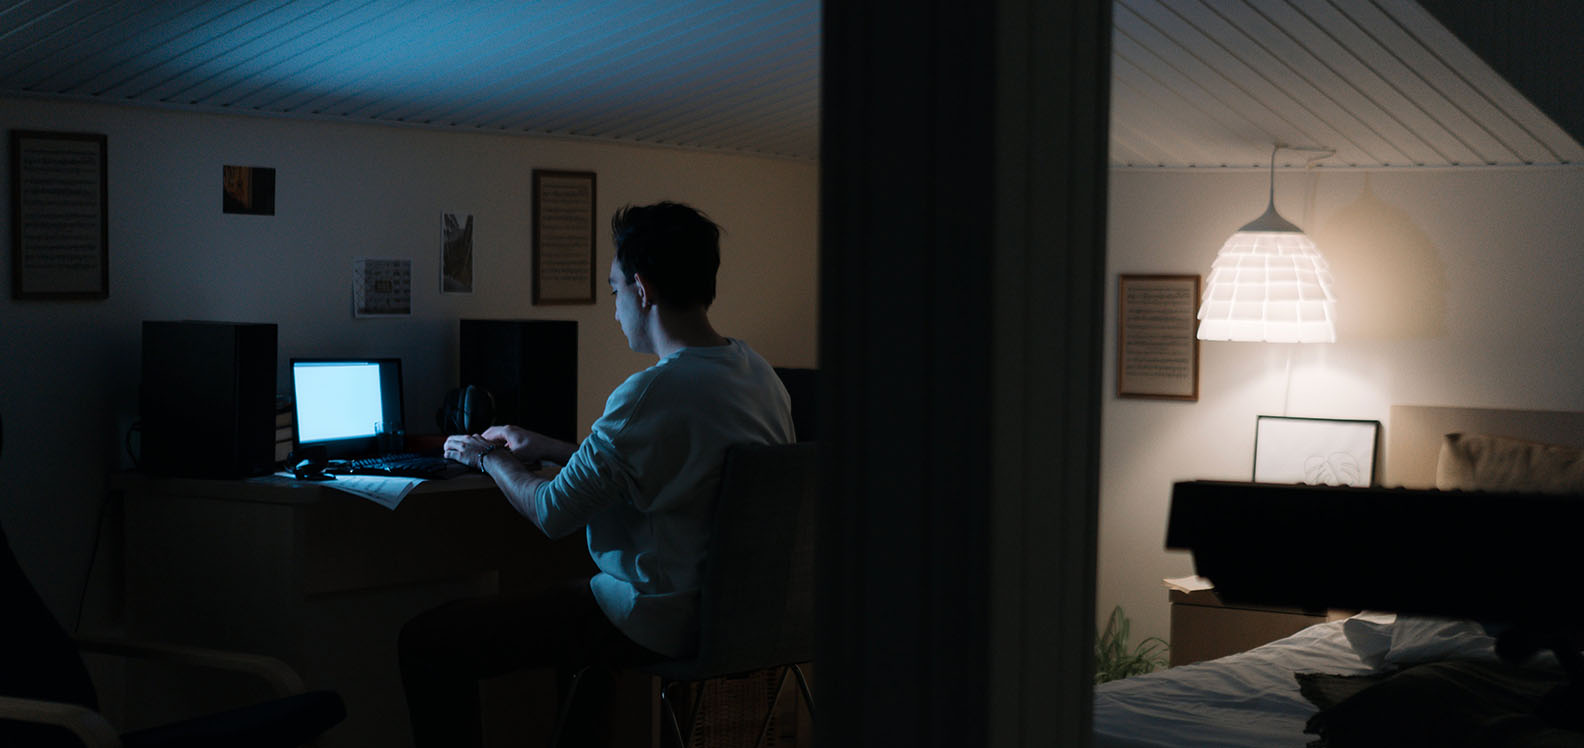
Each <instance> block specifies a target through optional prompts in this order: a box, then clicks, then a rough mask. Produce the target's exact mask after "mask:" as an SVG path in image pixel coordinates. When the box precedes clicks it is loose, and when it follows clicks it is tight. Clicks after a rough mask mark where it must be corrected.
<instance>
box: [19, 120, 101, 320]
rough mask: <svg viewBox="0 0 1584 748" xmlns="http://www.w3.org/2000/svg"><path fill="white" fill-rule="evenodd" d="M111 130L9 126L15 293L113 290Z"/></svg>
mask: <svg viewBox="0 0 1584 748" xmlns="http://www.w3.org/2000/svg"><path fill="white" fill-rule="evenodd" d="M106 143H107V140H106V137H105V136H104V135H99V134H94V133H80V132H40V131H34V130H12V131H11V296H12V298H16V299H105V298H109V297H110V231H109V221H108V218H107V214H108V212H109V195H110V190H109V185H108V184H107V183H106V173H107V168H106V167H107V165H108V163H109V156H108V154H107V152H106V151H107V147H106Z"/></svg>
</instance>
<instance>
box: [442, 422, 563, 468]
mask: <svg viewBox="0 0 1584 748" xmlns="http://www.w3.org/2000/svg"><path fill="white" fill-rule="evenodd" d="M480 436H481V437H482V438H483V439H484V440H485V441H490V442H495V443H498V444H505V445H506V448H507V449H510V450H511V451H512V454H514V455H516V456H517V459H519V460H522V461H523V462H530V463H531V462H537V461H539V460H549V461H550V462H554V463H556V464H558V465H565V464H566V463H567V461H568V460H570V459H572V453H573V452H576V451H577V446H576V445H573V444H568V443H566V442H564V441H561V440H560V439H552V438H550V437H548V436H545V435H544V434H541V433H538V432H536V431H529V430H528V429H525V428H523V427H521V426H491V427H489V428H487V429H484V433H483V434H481V435H480ZM452 438H455V437H452ZM446 443H448V444H449V443H450V440H447V442H446Z"/></svg>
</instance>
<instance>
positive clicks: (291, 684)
mask: <svg viewBox="0 0 1584 748" xmlns="http://www.w3.org/2000/svg"><path fill="white" fill-rule="evenodd" d="M76 641H77V646H78V648H79V649H81V650H82V651H83V652H94V653H98V654H108V655H116V656H120V657H141V658H144V659H149V660H159V661H162V662H172V663H176V664H179V665H192V666H196V667H207V668H212V669H216V670H229V671H232V672H238V673H244V674H247V675H253V676H256V677H258V678H260V679H262V680H263V681H264V682H266V683H268V684H269V685H270V687H271V688H273V689H274V690H275V694H276V695H277V696H291V695H293V694H299V693H303V692H304V691H307V690H308V689H307V688H306V687H305V686H304V685H303V679H302V676H301V675H298V674H297V671H296V670H293V669H292V667H291V666H290V665H287V664H286V663H285V662H283V661H281V660H279V659H276V658H274V657H270V656H268V655H260V654H251V653H247V652H232V651H227V650H221V649H207V648H204V647H189V646H186V645H180V644H165V643H161V642H149V641H141V640H136V639H114V638H101V637H91V636H78V637H76Z"/></svg>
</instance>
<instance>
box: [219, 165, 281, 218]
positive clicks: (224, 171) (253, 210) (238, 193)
mask: <svg viewBox="0 0 1584 748" xmlns="http://www.w3.org/2000/svg"><path fill="white" fill-rule="evenodd" d="M220 210H221V211H223V212H226V213H241V214H243V215H250V216H273V215H275V170H274V169H271V168H269V167H266V166H223V167H221V189H220Z"/></svg>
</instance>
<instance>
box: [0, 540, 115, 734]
mask: <svg viewBox="0 0 1584 748" xmlns="http://www.w3.org/2000/svg"><path fill="white" fill-rule="evenodd" d="M0 696H15V697H21V698H27V699H45V700H48V701H65V702H70V703H74V704H79V705H81V706H85V707H88V708H90V709H93V708H97V706H98V699H97V698H96V696H95V694H94V687H93V681H92V680H91V679H90V678H89V677H88V668H87V667H86V666H85V665H84V664H83V659H82V655H81V653H79V652H78V650H77V644H76V642H73V641H72V639H71V636H70V635H68V634H67V633H66V629H65V628H63V627H61V625H60V622H59V621H58V620H56V618H55V615H54V614H53V613H51V612H50V610H49V607H48V606H46V605H45V604H44V599H43V598H41V597H39V594H38V590H37V589H35V588H34V587H33V584H32V583H31V582H29V581H28V578H27V575H26V574H25V573H23V571H22V567H21V565H19V564H18V563H17V560H16V556H15V555H13V554H12V553H11V545H10V543H8V542H7V541H6V537H5V530H4V528H0ZM6 734H7V733H6V732H5V727H3V726H0V744H8V743H6V741H5V739H4V736H5V735H6Z"/></svg>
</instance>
